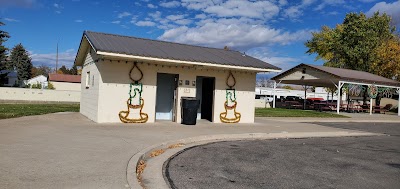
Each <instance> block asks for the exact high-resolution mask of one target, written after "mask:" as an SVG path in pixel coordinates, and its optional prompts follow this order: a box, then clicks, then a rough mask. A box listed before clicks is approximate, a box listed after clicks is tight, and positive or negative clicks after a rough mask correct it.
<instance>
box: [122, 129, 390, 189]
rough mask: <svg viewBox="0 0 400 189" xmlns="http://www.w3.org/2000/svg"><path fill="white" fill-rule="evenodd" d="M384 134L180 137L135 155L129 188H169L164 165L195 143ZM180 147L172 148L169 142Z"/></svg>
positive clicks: (129, 178) (132, 159) (347, 133)
mask: <svg viewBox="0 0 400 189" xmlns="http://www.w3.org/2000/svg"><path fill="white" fill-rule="evenodd" d="M379 135H384V134H378V133H368V132H347V131H338V132H297V133H288V132H281V133H245V134H221V135H205V136H197V137H190V138H185V139H180V140H174V141H167V142H163V143H160V144H155V145H152V146H150V147H147V148H145V149H143V150H142V151H140V152H138V153H136V154H135V155H133V156H132V157H131V158H130V160H129V162H128V165H127V171H126V178H127V181H128V185H129V187H130V188H133V189H139V188H147V189H151V188H157V189H163V188H170V187H169V184H168V183H167V182H166V181H165V180H164V174H163V170H162V169H163V165H164V162H165V161H167V160H168V159H169V158H170V157H171V156H173V155H174V154H176V153H178V152H179V151H181V150H183V149H186V148H190V147H193V146H197V145H201V144H206V143H211V142H221V141H234V140H256V139H264V140H267V139H281V138H285V139H289V138H316V137H351V136H379ZM176 144H179V145H177V146H178V147H173V148H169V147H170V145H176ZM160 149H162V150H163V151H164V153H161V154H159V155H157V156H155V157H150V154H151V152H154V151H155V150H160ZM140 161H145V162H146V168H145V171H143V173H142V174H141V177H142V180H141V181H139V180H138V178H137V172H136V171H137V170H136V169H137V166H138V165H139V162H140Z"/></svg>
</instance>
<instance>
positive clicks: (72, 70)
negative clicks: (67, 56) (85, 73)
mask: <svg viewBox="0 0 400 189" xmlns="http://www.w3.org/2000/svg"><path fill="white" fill-rule="evenodd" d="M69 74H71V75H78V68H77V67H76V65H75V64H74V65H73V66H72V68H71V69H70V70H69Z"/></svg>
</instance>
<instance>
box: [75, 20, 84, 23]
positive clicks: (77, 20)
mask: <svg viewBox="0 0 400 189" xmlns="http://www.w3.org/2000/svg"><path fill="white" fill-rule="evenodd" d="M75 22H78V23H80V22H83V20H75Z"/></svg>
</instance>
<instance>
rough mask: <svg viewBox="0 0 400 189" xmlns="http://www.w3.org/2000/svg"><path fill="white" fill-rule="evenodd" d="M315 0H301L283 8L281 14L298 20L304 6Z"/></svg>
mask: <svg viewBox="0 0 400 189" xmlns="http://www.w3.org/2000/svg"><path fill="white" fill-rule="evenodd" d="M315 2H316V0H302V1H301V3H300V4H298V5H294V6H291V7H289V8H287V9H286V10H284V12H283V16H285V17H288V18H290V19H292V20H294V21H296V20H298V18H299V17H300V16H302V15H303V11H304V9H305V8H307V7H309V6H310V5H312V4H313V3H315Z"/></svg>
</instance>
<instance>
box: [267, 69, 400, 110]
mask: <svg viewBox="0 0 400 189" xmlns="http://www.w3.org/2000/svg"><path fill="white" fill-rule="evenodd" d="M271 80H274V81H275V83H274V101H273V107H274V108H275V104H276V103H275V96H276V92H275V91H276V86H277V84H280V83H282V84H294V85H305V86H315V87H329V88H336V89H337V94H338V100H337V108H336V109H337V110H336V111H337V113H338V114H339V113H340V108H339V107H340V101H341V89H342V87H346V88H347V90H348V92H349V93H350V94H353V95H355V96H358V95H360V94H362V92H365V91H366V92H368V95H369V97H370V99H371V102H370V113H372V99H374V98H376V96H377V94H378V92H380V93H382V95H383V97H386V98H391V97H392V95H393V94H395V93H397V94H399V93H400V82H397V81H395V80H391V79H388V78H384V77H381V76H378V75H374V74H371V73H368V72H363V71H356V70H349V69H342V68H333V67H326V66H317V65H310V64H299V65H297V66H295V67H293V68H291V69H289V70H287V71H285V72H283V73H281V74H279V75H277V76H275V77H273V78H271ZM365 86H367V87H365ZM399 96H400V95H399ZM398 107H400V99H398ZM398 115H399V116H400V108H399V112H398Z"/></svg>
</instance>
